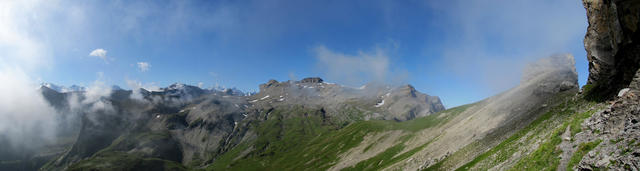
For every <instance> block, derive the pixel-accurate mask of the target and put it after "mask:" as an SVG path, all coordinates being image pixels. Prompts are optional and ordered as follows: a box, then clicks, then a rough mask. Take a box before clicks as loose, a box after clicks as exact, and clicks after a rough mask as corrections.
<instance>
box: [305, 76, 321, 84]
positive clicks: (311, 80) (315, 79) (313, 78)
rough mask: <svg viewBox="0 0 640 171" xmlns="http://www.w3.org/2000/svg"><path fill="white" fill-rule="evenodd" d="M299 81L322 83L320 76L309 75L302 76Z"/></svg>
mask: <svg viewBox="0 0 640 171" xmlns="http://www.w3.org/2000/svg"><path fill="white" fill-rule="evenodd" d="M300 82H301V83H322V82H323V80H322V78H320V77H309V78H304V79H302V80H301V81H300Z"/></svg>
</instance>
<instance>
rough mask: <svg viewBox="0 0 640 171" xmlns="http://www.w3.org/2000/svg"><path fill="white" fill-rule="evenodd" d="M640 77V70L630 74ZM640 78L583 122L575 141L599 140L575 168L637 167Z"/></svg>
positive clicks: (630, 168) (639, 149)
mask: <svg viewBox="0 0 640 171" xmlns="http://www.w3.org/2000/svg"><path fill="white" fill-rule="evenodd" d="M637 77H640V73H639V74H636V76H635V77H634V78H637ZM638 81H640V80H637V79H634V81H632V83H631V85H630V86H629V88H625V89H623V90H624V91H621V92H620V93H619V95H620V97H619V98H617V99H615V100H614V101H613V102H611V104H610V105H609V106H608V107H607V108H605V109H604V110H602V111H600V112H598V113H596V114H594V115H593V116H592V117H591V118H589V119H588V120H587V121H586V122H585V123H584V124H583V127H584V128H583V130H587V131H586V132H584V133H580V134H578V135H576V142H594V141H601V143H600V144H599V146H597V147H595V148H594V149H593V151H590V152H589V153H588V155H585V156H584V157H583V158H582V160H581V162H580V165H578V166H577V168H575V169H580V170H596V169H603V168H606V169H608V170H638V169H639V168H640V148H639V147H640V123H639V122H640V107H639V106H640V89H638V87H637V85H638V84H640V82H638Z"/></svg>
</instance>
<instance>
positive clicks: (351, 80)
mask: <svg viewBox="0 0 640 171" xmlns="http://www.w3.org/2000/svg"><path fill="white" fill-rule="evenodd" d="M314 50H315V57H316V60H317V65H318V67H319V68H320V70H321V72H322V73H323V74H325V77H327V79H328V80H335V81H338V82H341V83H343V84H346V85H350V86H357V85H361V84H364V83H367V82H378V83H397V82H399V81H404V80H401V79H404V77H406V76H405V75H404V74H397V73H396V72H393V71H392V70H391V62H390V57H389V55H388V50H387V49H385V48H380V47H376V48H375V49H374V50H372V51H371V52H363V51H359V52H358V53H357V54H355V55H350V54H344V53H340V52H334V51H332V50H330V49H328V48H327V47H325V46H318V47H316V48H315V49H314ZM398 78H400V79H398Z"/></svg>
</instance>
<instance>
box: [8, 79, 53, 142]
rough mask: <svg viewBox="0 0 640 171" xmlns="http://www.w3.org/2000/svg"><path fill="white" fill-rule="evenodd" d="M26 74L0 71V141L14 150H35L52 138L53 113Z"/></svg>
mask: <svg viewBox="0 0 640 171" xmlns="http://www.w3.org/2000/svg"><path fill="white" fill-rule="evenodd" d="M30 80H32V79H31V78H30V77H29V76H27V74H26V73H24V72H23V71H22V70H20V69H17V68H4V69H2V68H0V82H1V83H2V86H0V94H2V96H0V117H1V118H2V119H0V138H4V137H6V138H9V142H10V143H11V144H9V145H10V146H9V147H13V148H14V149H22V148H37V147H38V146H39V145H43V143H44V142H47V141H49V140H53V138H55V133H56V130H57V129H56V128H57V121H56V117H57V114H56V111H55V109H53V107H51V106H50V105H49V104H48V103H47V102H46V101H45V100H44V97H43V96H42V94H40V92H39V91H37V90H36V89H35V88H34V87H35V86H34V85H37V84H34V83H33V82H31V81H30Z"/></svg>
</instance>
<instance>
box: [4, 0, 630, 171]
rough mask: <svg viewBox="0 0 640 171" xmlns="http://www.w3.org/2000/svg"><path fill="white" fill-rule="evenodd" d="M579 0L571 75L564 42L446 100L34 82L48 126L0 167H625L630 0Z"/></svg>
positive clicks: (349, 92) (331, 90) (282, 89)
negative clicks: (584, 70) (505, 82)
mask: <svg viewBox="0 0 640 171" xmlns="http://www.w3.org/2000/svg"><path fill="white" fill-rule="evenodd" d="M583 5H584V6H585V9H586V11H587V17H588V20H589V27H588V28H587V33H586V35H585V40H584V45H585V49H586V51H587V59H588V60H589V68H590V69H589V73H590V74H589V80H588V84H587V85H585V86H583V87H579V85H578V75H577V72H576V68H575V59H574V56H572V55H570V54H557V55H552V56H549V57H546V58H541V59H539V60H538V61H535V62H532V63H530V64H528V65H527V66H526V67H525V68H524V70H523V75H522V76H521V81H520V83H519V85H517V86H515V87H513V88H511V89H509V90H507V91H504V92H501V93H499V94H497V95H494V96H491V97H488V98H486V99H483V100H481V101H478V102H475V103H471V104H467V105H462V106H457V107H453V108H450V109H445V107H444V106H443V104H442V102H441V100H440V98H439V97H437V96H432V95H427V94H424V93H421V92H419V91H417V90H416V89H415V88H414V87H413V86H412V85H386V84H377V83H370V84H366V85H364V86H362V87H358V88H355V87H348V86H343V85H339V84H334V83H327V82H325V81H324V80H323V79H322V78H319V77H309V78H304V79H302V80H288V81H277V80H269V81H268V82H266V83H263V84H260V85H259V87H260V90H259V92H255V93H243V92H242V91H239V90H237V89H218V88H212V89H202V88H199V87H197V86H192V85H187V84H178V83H176V84H172V85H170V86H168V87H165V88H160V89H158V90H146V89H142V88H141V89H134V90H125V89H121V88H118V87H111V88H93V87H89V88H84V87H79V86H71V87H68V88H67V87H62V86H57V85H54V84H51V83H46V84H42V85H41V87H40V88H39V89H38V91H39V92H40V93H42V95H43V97H45V100H46V101H47V102H48V103H49V104H50V105H51V106H53V107H54V108H55V110H56V112H55V114H54V115H56V116H55V118H56V121H55V123H57V127H56V128H57V129H56V136H55V138H54V139H53V140H47V141H45V140H41V139H38V138H37V137H34V138H32V140H33V143H31V144H30V145H24V144H15V143H13V144H12V141H11V139H10V138H11V137H8V136H2V135H0V142H2V143H3V144H6V145H4V146H1V147H0V170H638V169H639V168H640V148H639V147H640V123H638V120H640V107H639V106H640V70H639V69H640V57H639V56H638V54H640V53H638V52H640V44H639V43H638V42H640V34H639V33H638V30H640V24H638V22H639V21H640V20H638V19H639V16H640V2H638V1H628V0H627V1H625V0H611V1H600V0H584V1H583Z"/></svg>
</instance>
